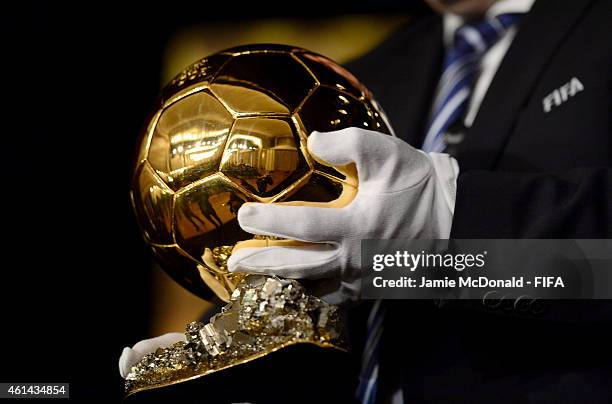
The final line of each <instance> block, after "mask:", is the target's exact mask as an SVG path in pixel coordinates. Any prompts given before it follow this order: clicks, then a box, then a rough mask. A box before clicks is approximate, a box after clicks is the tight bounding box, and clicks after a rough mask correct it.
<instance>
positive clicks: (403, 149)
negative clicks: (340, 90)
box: [228, 128, 459, 304]
mask: <svg viewBox="0 0 612 404" xmlns="http://www.w3.org/2000/svg"><path fill="white" fill-rule="evenodd" d="M308 150H309V152H310V153H311V154H312V155H313V157H314V158H316V159H317V160H320V161H321V162H324V163H325V164H327V165H332V166H336V167H342V166H347V165H348V164H350V163H354V164H355V168H356V170H357V176H358V190H357V194H356V196H355V198H354V199H353V200H352V201H351V202H350V203H348V204H346V205H345V206H341V207H337V205H336V206H334V203H333V202H332V203H330V204H328V205H325V204H320V203H318V204H310V206H309V204H306V205H305V206H295V205H293V206H292V205H289V204H287V205H284V204H282V203H277V204H262V203H247V204H244V205H243V206H242V207H241V208H240V210H239V211H238V221H239V223H240V226H241V227H242V228H243V229H244V230H245V231H247V232H249V233H253V234H260V235H267V236H277V237H282V238H288V239H294V240H299V241H304V242H309V243H313V244H311V245H308V246H272V247H257V248H253V247H244V248H238V249H237V250H235V251H234V253H232V256H231V257H230V259H229V261H228V266H229V270H230V271H232V272H245V273H258V274H265V275H277V276H280V277H285V278H291V279H325V278H336V280H338V279H339V282H337V283H338V285H339V287H338V288H337V289H336V290H334V291H333V292H331V293H328V294H326V295H324V296H322V297H323V298H324V299H325V300H327V301H328V302H329V303H333V304H338V303H341V302H342V301H344V300H346V299H347V298H351V299H356V298H357V297H358V294H359V289H360V286H361V285H360V283H361V282H360V275H361V270H360V261H361V251H360V250H361V240H362V239H386V238H389V239H390V238H407V239H414V238H424V239H436V238H448V237H449V235H450V229H451V223H452V218H453V210H454V205H455V190H456V179H457V176H458V173H459V168H458V166H457V162H456V161H455V159H453V158H452V157H450V156H448V155H446V154H437V153H430V154H427V153H424V152H422V151H420V150H417V149H415V148H413V147H411V146H410V145H408V144H407V143H405V142H403V141H402V140H400V139H398V138H395V137H392V136H388V135H384V134H382V133H378V132H372V131H368V130H364V129H359V128H348V129H343V130H340V131H336V132H327V133H318V132H313V133H312V134H311V135H310V137H309V138H308Z"/></svg>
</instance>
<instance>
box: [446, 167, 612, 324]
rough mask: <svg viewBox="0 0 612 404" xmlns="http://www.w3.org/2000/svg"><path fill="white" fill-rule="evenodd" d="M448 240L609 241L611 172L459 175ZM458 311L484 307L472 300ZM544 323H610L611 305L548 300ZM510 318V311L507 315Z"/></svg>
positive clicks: (476, 172)
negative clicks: (545, 239)
mask: <svg viewBox="0 0 612 404" xmlns="http://www.w3.org/2000/svg"><path fill="white" fill-rule="evenodd" d="M451 238H455V239H461V238H558V239H570V238H612V168H609V167H599V168H597V167H594V168H580V169H574V170H571V171H567V172H563V173H555V174H552V173H512V172H498V171H495V172H494V171H480V170H470V171H467V172H465V173H462V174H460V176H459V178H458V182H457V199H456V204H455V214H454V218H453V226H452V230H451ZM458 303H459V304H458V305H459V306H460V307H465V308H475V307H478V309H479V310H482V309H483V305H482V304H476V303H475V302H472V303H468V302H463V303H460V302H458ZM544 304H545V305H546V306H547V309H546V311H545V312H544V314H543V315H542V316H540V317H542V318H544V319H550V320H556V321H569V322H610V321H612V304H610V303H608V302H601V301H600V302H594V301H588V300H583V301H568V300H555V301H546V302H544ZM507 313H509V314H512V310H510V311H507Z"/></svg>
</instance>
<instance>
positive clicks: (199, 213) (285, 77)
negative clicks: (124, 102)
mask: <svg viewBox="0 0 612 404" xmlns="http://www.w3.org/2000/svg"><path fill="white" fill-rule="evenodd" d="M351 126H357V127H362V128H365V129H371V130H376V131H379V132H384V133H389V129H388V126H387V124H386V122H385V118H384V116H383V114H382V111H381V109H380V108H379V106H378V105H377V104H376V102H375V101H374V99H373V98H372V95H371V94H370V92H369V91H368V90H367V89H366V88H365V87H364V86H363V85H362V84H361V83H360V82H359V81H358V80H357V79H356V78H355V77H354V76H353V75H352V74H351V73H349V72H348V71H347V70H345V69H344V68H342V67H340V66H339V65H337V64H336V63H334V62H333V61H331V60H330V59H328V58H326V57H323V56H321V55H318V54H315V53H312V52H309V51H307V50H304V49H299V48H294V47H289V46H283V45H251V46H243V47H237V48H232V49H229V50H226V51H223V52H220V53H217V54H214V55H212V56H209V57H207V58H205V59H202V60H200V61H198V62H196V63H194V64H192V65H191V66H189V67H188V68H186V69H185V70H184V71H183V72H181V73H180V74H179V75H178V76H176V77H175V78H174V79H173V80H172V81H171V82H170V83H169V84H168V85H167V86H166V87H165V88H164V89H163V90H162V95H161V98H160V101H159V104H158V105H157V108H156V110H155V111H154V112H153V114H152V115H151V117H150V120H149V121H148V125H147V127H146V129H145V131H144V133H143V135H142V137H141V140H140V143H139V145H140V146H139V151H138V156H137V161H136V165H135V171H134V180H133V185H132V191H131V198H132V203H133V206H134V209H135V211H136V214H137V217H138V220H139V223H140V225H141V228H142V230H143V232H144V237H145V240H146V242H147V244H148V245H149V246H150V248H151V249H152V251H153V253H154V255H155V257H156V258H157V260H158V261H159V263H160V264H161V266H162V268H163V269H164V270H165V271H166V272H167V273H168V274H169V275H170V276H171V277H172V278H173V279H174V280H175V281H177V282H178V283H180V284H181V285H182V286H183V287H185V288H186V289H188V290H190V291H191V292H193V293H195V294H196V295H198V296H200V297H202V298H204V299H210V298H213V297H214V296H215V295H216V296H217V297H218V298H219V299H221V300H222V301H224V302H227V304H226V305H225V307H223V309H222V310H221V312H219V313H217V314H216V315H215V316H213V318H212V319H211V321H210V323H208V324H203V323H201V322H194V323H191V324H189V325H188V326H187V331H186V342H178V343H176V344H174V345H172V346H170V347H167V348H162V349H158V350H157V351H156V352H153V353H151V354H149V355H146V356H145V357H144V358H143V359H142V360H141V361H140V362H139V363H138V364H136V365H135V366H134V367H133V368H132V370H131V372H130V374H129V375H128V376H127V378H126V393H127V394H128V395H129V394H132V393H135V392H137V391H142V390H147V389H152V388H157V387H162V386H167V385H171V384H176V383H180V382H182V381H186V380H192V379H195V378H198V377H201V376H205V375H207V374H210V373H213V372H217V371H219V370H222V369H226V368H230V367H233V366H235V365H240V364H243V363H247V362H249V361H252V360H254V359H256V358H260V357H262V356H265V355H267V354H269V353H271V352H275V351H277V350H279V349H281V348H284V347H287V346H290V345H294V344H314V345H317V346H319V347H323V348H332V349H334V348H335V349H344V341H343V338H342V324H341V321H340V318H339V314H338V310H337V307H335V306H332V305H329V304H327V303H325V302H324V301H322V300H320V299H318V298H316V297H314V296H311V295H309V294H308V293H307V292H306V290H305V289H304V287H303V286H302V285H301V284H300V283H298V282H297V281H293V280H286V279H279V278H274V277H265V276H254V275H248V276H246V275H243V274H234V273H229V272H228V270H227V266H226V262H227V259H228V258H229V256H230V254H231V253H232V250H233V249H235V248H241V247H243V246H264V245H283V244H285V245H288V244H291V245H295V243H296V242H293V241H290V240H281V239H273V238H267V237H258V236H256V237H253V235H252V234H249V233H246V232H245V231H243V230H242V229H241V228H240V226H239V225H238V221H237V219H236V215H237V213H238V209H239V208H240V206H241V205H242V204H243V203H245V202H264V203H275V202H294V203H300V201H303V202H319V203H326V202H331V201H337V200H340V199H344V200H346V199H347V198H346V196H347V195H348V196H349V197H350V196H351V195H354V194H355V192H356V189H357V178H356V176H355V174H354V172H352V171H351V170H350V169H349V168H346V167H345V168H342V167H335V168H332V167H328V166H325V165H322V164H321V163H319V162H317V161H315V160H314V159H313V158H312V156H310V155H309V153H308V152H307V149H306V140H307V137H308V135H309V134H310V133H312V132H313V131H333V130H338V129H342V128H346V127H351Z"/></svg>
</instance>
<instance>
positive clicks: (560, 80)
mask: <svg viewBox="0 0 612 404" xmlns="http://www.w3.org/2000/svg"><path fill="white" fill-rule="evenodd" d="M442 57H443V46H442V20H441V17H440V16H437V15H433V14H432V15H425V16H423V17H419V18H418V19H416V20H415V21H413V22H411V23H410V24H409V25H408V26H407V27H405V29H403V30H401V31H400V32H398V33H397V34H396V35H394V36H392V37H391V38H389V39H388V40H387V41H386V42H385V43H383V44H382V45H381V46H379V47H378V48H377V49H375V50H374V51H373V52H371V53H370V54H368V55H366V56H365V57H363V58H362V59H360V60H358V61H355V62H354V63H352V64H351V65H349V69H350V70H352V71H353V72H354V73H355V75H356V76H357V77H359V78H360V79H361V80H363V81H364V82H365V84H366V85H367V86H368V87H369V88H370V89H371V90H372V92H373V93H374V94H375V96H376V98H377V99H378V101H379V102H380V104H381V105H382V106H383V107H384V108H385V110H386V112H387V114H388V115H389V118H390V120H391V123H392V125H393V126H394V128H395V130H396V132H397V135H398V136H399V137H400V138H402V139H404V140H405V141H407V142H409V143H411V144H412V145H414V146H416V147H420V145H421V143H422V140H423V137H424V132H425V125H426V121H427V119H428V115H429V108H430V105H431V100H432V96H433V93H434V90H435V86H436V84H437V80H438V77H439V75H440V70H441V62H442ZM611 69H612V2H611V1H609V0H538V1H536V3H535V4H534V6H533V9H532V11H531V12H530V13H529V14H528V15H527V16H526V17H525V18H524V19H523V21H522V22H521V24H520V26H519V30H518V33H517V36H516V37H515V39H514V41H513V43H512V45H511V47H510V49H509V50H508V52H507V54H506V56H505V58H504V60H503V62H502V64H501V65H500V68H499V70H498V71H497V73H496V75H495V78H494V80H493V82H492V83H491V86H490V87H489V90H488V92H487V94H486V97H485V99H484V100H483V103H482V105H481V107H480V110H479V112H478V115H477V117H476V120H475V122H474V124H473V126H472V127H471V128H470V129H469V130H468V131H467V134H466V139H465V141H464V142H463V143H462V144H461V145H460V147H459V153H458V161H459V165H460V169H461V174H460V176H459V179H458V190H457V201H456V207H455V216H454V220H453V228H452V234H451V237H453V238H612V127H611V123H612V122H611V121H612V119H611V118H612V115H611V113H612V74H611V73H612V70H611ZM572 78H577V79H578V80H579V81H580V83H582V85H583V87H584V89H583V91H581V92H578V93H577V94H575V96H573V97H571V98H569V99H568V100H567V101H566V102H564V103H562V104H561V105H559V106H554V105H553V106H552V108H551V109H550V111H549V112H545V107H544V103H543V99H544V98H545V97H546V96H547V95H548V94H550V93H551V92H553V91H554V90H555V89H557V88H559V87H561V86H563V85H564V84H565V83H567V82H570V81H571V79H572ZM547 303H548V305H547V307H546V310H545V311H544V313H542V314H537V313H536V312H535V311H533V312H528V313H526V314H519V313H516V312H515V311H513V310H512V307H508V308H507V310H501V309H497V310H491V309H488V308H487V307H485V306H486V305H485V306H483V302H465V301H463V302H460V301H454V302H453V301H448V302H446V303H445V304H444V305H443V306H442V307H438V306H439V305H435V304H434V303H433V302H429V301H404V302H399V303H393V302H389V305H388V306H389V307H388V314H387V316H386V321H385V332H384V337H383V344H382V353H381V374H380V383H381V385H380V387H379V392H380V393H381V394H382V395H385V394H388V392H389V391H391V390H393V388H394V386H395V385H398V384H399V385H401V386H402V387H403V391H404V395H405V401H406V402H407V403H412V402H424V401H427V402H439V401H442V402H446V401H449V402H463V401H465V402H493V401H495V402H541V401H543V400H544V401H548V402H593V401H598V400H599V401H605V402H612V333H611V332H610V324H611V323H612V310H610V305H609V304H607V303H606V302H600V303H594V302H591V303H589V302H575V301H574V302H568V301H556V302H547ZM538 311H539V310H538Z"/></svg>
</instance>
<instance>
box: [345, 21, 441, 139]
mask: <svg viewBox="0 0 612 404" xmlns="http://www.w3.org/2000/svg"><path fill="white" fill-rule="evenodd" d="M379 51H380V55H373V56H374V57H375V58H377V57H380V61H381V64H382V62H383V61H384V63H385V64H384V65H382V66H381V64H378V63H377V66H378V67H377V69H378V71H377V72H375V73H374V74H365V75H364V77H369V78H370V80H368V81H366V83H365V84H366V85H367V86H368V87H369V88H370V89H371V90H372V91H373V93H374V95H375V97H376V99H377V100H378V101H379V103H380V104H381V105H382V106H383V108H384V109H385V111H386V112H387V115H388V116H389V117H390V119H391V124H392V126H393V128H394V129H395V133H396V135H397V136H398V137H400V138H401V139H403V140H405V141H407V142H408V143H410V144H412V145H413V146H415V147H420V146H421V143H422V139H423V137H424V133H423V132H424V130H425V128H424V126H425V124H426V121H427V120H428V117H429V110H430V105H431V99H432V96H433V92H434V90H435V87H436V85H437V82H438V78H439V75H440V69H441V65H442V56H443V46H442V21H441V18H440V16H438V15H430V16H426V17H425V18H423V19H422V20H420V21H416V22H414V23H413V24H411V25H410V26H409V28H408V29H406V30H404V31H402V32H401V33H400V34H398V36H397V38H394V39H393V40H392V41H390V43H388V44H387V46H386V47H385V48H384V49H380V50H379ZM356 73H357V76H359V74H360V73H361V72H359V67H358V66H356Z"/></svg>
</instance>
